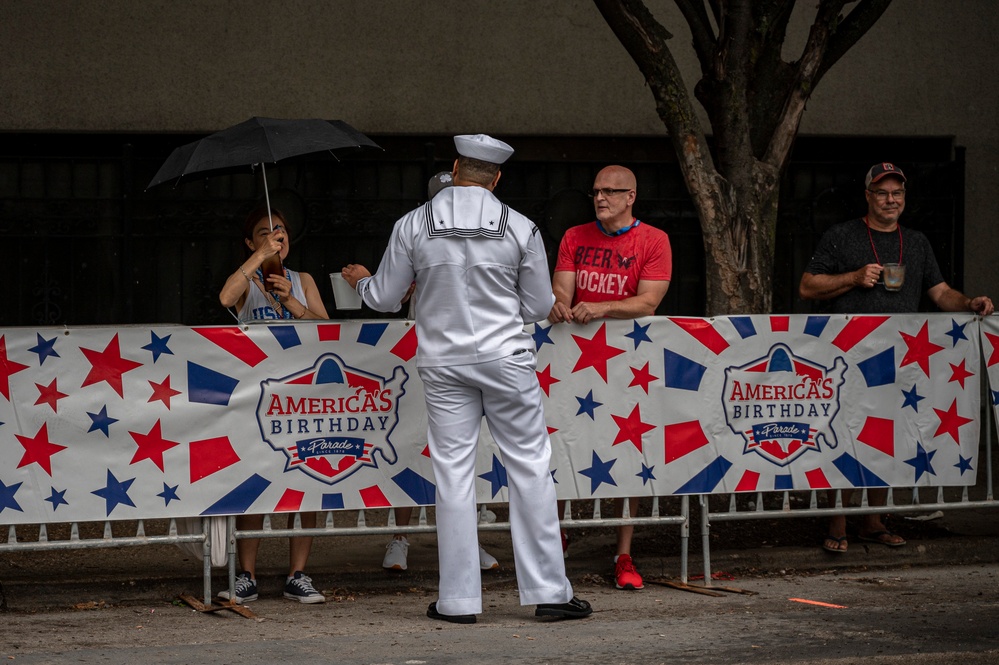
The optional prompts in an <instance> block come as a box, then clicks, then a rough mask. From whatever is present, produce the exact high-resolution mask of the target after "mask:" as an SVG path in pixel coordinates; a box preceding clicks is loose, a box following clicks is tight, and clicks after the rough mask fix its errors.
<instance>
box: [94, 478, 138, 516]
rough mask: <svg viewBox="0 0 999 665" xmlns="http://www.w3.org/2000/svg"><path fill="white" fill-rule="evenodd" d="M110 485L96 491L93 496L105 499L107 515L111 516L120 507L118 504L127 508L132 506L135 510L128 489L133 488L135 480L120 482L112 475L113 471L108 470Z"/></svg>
mask: <svg viewBox="0 0 999 665" xmlns="http://www.w3.org/2000/svg"><path fill="white" fill-rule="evenodd" d="M107 482H108V484H107V485H105V486H104V487H102V488H100V489H99V490H94V491H93V492H91V494H96V495H97V496H99V497H101V498H102V499H104V502H105V507H106V509H107V514H108V515H110V514H111V511H113V510H114V509H115V508H117V507H118V504H121V503H123V504H125V505H126V506H131V507H132V508H135V504H134V503H132V499H131V498H129V496H128V488H129V487H131V486H132V483H133V482H135V478H129V479H128V480H125V481H120V480H118V479H117V478H115V475H114V474H113V473H111V469H108V481H107Z"/></svg>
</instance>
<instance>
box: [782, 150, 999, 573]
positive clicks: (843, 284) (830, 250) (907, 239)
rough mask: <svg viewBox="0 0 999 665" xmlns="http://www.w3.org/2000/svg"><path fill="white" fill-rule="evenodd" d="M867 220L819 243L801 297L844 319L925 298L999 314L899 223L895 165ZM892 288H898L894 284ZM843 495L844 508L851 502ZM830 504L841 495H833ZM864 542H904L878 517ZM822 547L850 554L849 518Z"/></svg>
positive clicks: (879, 502)
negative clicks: (898, 276) (895, 275)
mask: <svg viewBox="0 0 999 665" xmlns="http://www.w3.org/2000/svg"><path fill="white" fill-rule="evenodd" d="M864 185H865V187H866V191H865V192H864V196H865V197H866V199H867V214H866V215H864V217H863V218H861V219H854V220H850V221H848V222H843V223H842V224H837V225H836V226H833V227H832V228H830V229H829V230H828V231H826V233H825V234H824V235H823V236H822V239H821V240H819V244H818V246H817V247H816V248H815V253H814V254H813V255H812V260H811V261H810V262H809V264H808V267H807V268H805V273H804V274H803V275H802V276H801V284H800V285H799V286H798V292H799V294H800V295H801V297H802V298H804V299H805V300H829V301H831V302H830V305H831V308H832V311H833V312H835V313H837V314H904V313H908V312H915V311H917V310H918V308H919V300H920V298H921V297H922V294H923V293H925V294H926V295H927V296H929V298H930V300H932V301H933V302H934V304H936V306H937V307H939V308H940V309H942V310H944V311H946V312H975V313H977V314H980V315H982V316H988V315H989V314H991V313H992V311H993V306H992V301H991V300H990V299H989V298H988V297H987V296H978V297H976V298H969V297H968V296H966V295H964V294H963V293H961V292H960V291H958V290H956V289H953V288H951V287H950V286H949V285H948V284H947V282H945V281H944V278H943V275H942V274H941V273H940V267H939V266H938V265H937V261H936V258H935V257H934V256H933V248H932V247H931V246H930V243H929V240H927V239H926V236H924V235H923V234H922V233H920V232H919V231H914V230H912V229H907V228H905V227H903V226H902V225H901V224H899V223H898V219H899V217H900V216H901V215H902V211H903V210H905V175H904V174H903V173H902V170H901V169H899V168H898V167H896V166H895V165H894V164H890V163H888V162H882V163H880V164H875V165H874V166H872V167H871V168H870V169H869V170H868V171H867V177H866V178H865V179H864ZM891 264H900V265H902V266H904V268H903V269H904V273H903V281H902V284H901V286H900V287H898V289H897V290H889V289H888V288H886V282H885V279H884V278H885V277H886V276H887V277H890V275H886V274H885V270H886V267H888V268H889V269H890V270H897V268H896V267H895V266H894V265H891ZM887 286H890V287H892V288H894V287H895V286H896V285H895V284H892V283H891V281H890V280H889V283H888V284H887ZM852 493H853V492H852V491H851V490H846V491H844V492H843V504H844V505H846V504H848V503H849V501H850V497H851V496H852ZM887 499H888V491H887V490H886V489H884V488H876V489H869V490H868V502H869V503H870V505H872V506H883V505H885V503H886V502H887ZM829 500H830V503H832V502H833V501H835V492H830V499H829ZM857 535H858V537H859V538H860V539H861V540H864V541H867V542H873V543H878V544H881V545H887V546H888V547H901V546H902V545H905V540H904V539H903V538H902V537H901V536H898V535H897V534H894V533H891V532H889V531H888V529H887V528H886V527H885V525H884V522H882V516H881V515H878V514H873V515H865V516H864V518H863V524H862V525H861V528H860V530H859V532H858V534H857ZM822 547H823V548H824V549H825V550H826V551H827V552H832V553H834V554H842V553H844V552H846V550H847V547H848V543H847V539H846V516H845V515H837V516H835V517H833V518H832V520H831V521H830V523H829V531H828V533H827V535H826V538H825V540H824V541H823V543H822Z"/></svg>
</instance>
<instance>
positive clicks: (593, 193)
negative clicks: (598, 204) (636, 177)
mask: <svg viewBox="0 0 999 665" xmlns="http://www.w3.org/2000/svg"><path fill="white" fill-rule="evenodd" d="M630 191H631V190H630V189H611V188H610V187H601V188H600V189H592V190H590V191H589V192H587V194H588V195H589V197H590V198H591V199H595V198H597V195H598V194H603V196H604V198H605V199H609V198H610V197H612V196H616V195H618V194H624V193H625V192H630Z"/></svg>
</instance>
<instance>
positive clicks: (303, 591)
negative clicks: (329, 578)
mask: <svg viewBox="0 0 999 665" xmlns="http://www.w3.org/2000/svg"><path fill="white" fill-rule="evenodd" d="M284 597H285V598H287V599H288V600H297V601H298V602H300V603H325V602H326V596H324V595H323V594H321V593H319V592H318V591H316V588H315V587H314V586H312V578H311V577H309V576H308V575H306V574H305V573H303V572H302V571H300V570H296V571H295V574H294V575H293V576H292V577H289V578H288V581H287V582H286V583H285V585H284Z"/></svg>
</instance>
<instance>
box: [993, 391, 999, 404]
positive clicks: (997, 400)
mask: <svg viewBox="0 0 999 665" xmlns="http://www.w3.org/2000/svg"><path fill="white" fill-rule="evenodd" d="M992 406H999V390H993V391H992Z"/></svg>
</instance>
